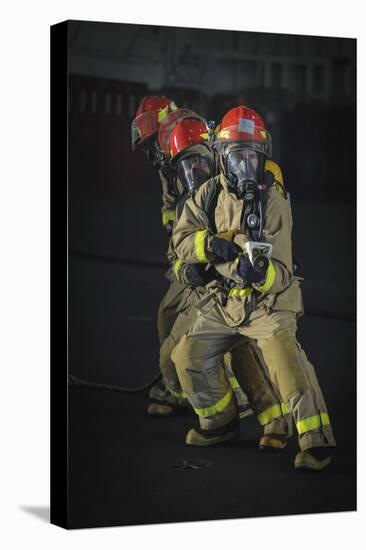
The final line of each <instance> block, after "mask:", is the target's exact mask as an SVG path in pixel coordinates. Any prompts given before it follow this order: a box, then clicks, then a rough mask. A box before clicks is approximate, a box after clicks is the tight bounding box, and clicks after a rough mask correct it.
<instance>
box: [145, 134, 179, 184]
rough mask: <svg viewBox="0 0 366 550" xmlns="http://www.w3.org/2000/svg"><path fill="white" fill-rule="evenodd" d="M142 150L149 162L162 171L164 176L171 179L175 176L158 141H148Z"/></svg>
mask: <svg viewBox="0 0 366 550" xmlns="http://www.w3.org/2000/svg"><path fill="white" fill-rule="evenodd" d="M142 149H143V151H144V152H145V154H146V158H147V160H148V162H149V163H150V164H151V165H152V166H154V167H155V168H158V169H159V170H161V171H162V173H163V175H164V176H166V177H169V176H173V175H174V170H173V168H172V166H171V164H170V162H169V160H168V159H167V158H166V156H165V155H164V153H163V152H162V150H161V148H160V145H159V143H158V142H157V141H156V139H150V140H148V141H147V142H146V143H144V144H143V145H142Z"/></svg>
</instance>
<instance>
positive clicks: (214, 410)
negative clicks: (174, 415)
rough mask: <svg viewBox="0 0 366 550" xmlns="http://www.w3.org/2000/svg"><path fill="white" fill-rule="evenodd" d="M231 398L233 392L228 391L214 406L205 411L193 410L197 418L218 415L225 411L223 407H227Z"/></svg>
mask: <svg viewBox="0 0 366 550" xmlns="http://www.w3.org/2000/svg"><path fill="white" fill-rule="evenodd" d="M232 396H233V392H232V390H231V389H230V390H229V391H228V392H227V393H226V394H225V395H224V397H223V398H222V399H220V401H218V402H217V403H215V405H212V406H211V407H207V409H194V410H195V411H196V413H197V414H198V415H199V416H212V415H213V414H216V413H219V412H221V411H223V410H224V409H225V407H227V406H228V404H229V403H230V401H231V399H232Z"/></svg>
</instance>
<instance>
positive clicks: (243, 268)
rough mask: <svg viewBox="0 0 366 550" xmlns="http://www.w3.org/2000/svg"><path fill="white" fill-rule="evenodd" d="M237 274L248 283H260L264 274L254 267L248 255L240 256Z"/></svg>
mask: <svg viewBox="0 0 366 550" xmlns="http://www.w3.org/2000/svg"><path fill="white" fill-rule="evenodd" d="M238 274H239V276H240V277H241V278H242V279H243V280H244V281H245V282H247V283H249V284H253V283H254V284H258V283H261V282H262V281H263V280H264V278H265V276H266V274H265V273H263V272H262V271H258V270H257V269H255V268H254V267H253V266H252V264H251V262H250V260H249V258H248V256H244V255H242V256H240V260H239V265H238Z"/></svg>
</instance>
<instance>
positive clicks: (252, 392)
mask: <svg viewBox="0 0 366 550" xmlns="http://www.w3.org/2000/svg"><path fill="white" fill-rule="evenodd" d="M201 297H202V292H200V291H199V290H198V289H192V291H191V296H190V300H187V303H186V304H187V305H186V309H184V311H181V312H180V313H179V315H178V317H177V318H176V321H175V323H174V325H173V328H172V330H171V332H170V334H169V336H168V337H167V338H165V340H164V342H163V343H162V345H161V347H160V370H161V372H162V375H163V380H164V383H165V386H166V388H167V389H169V391H170V392H171V393H172V394H173V395H174V396H175V397H177V398H179V399H182V398H184V397H185V391H184V389H183V388H182V385H181V380H180V377H179V376H178V373H177V370H176V367H175V364H174V362H173V360H172V353H173V350H174V348H175V346H176V345H177V344H178V342H180V340H181V339H182V337H183V336H184V335H185V334H186V333H187V332H188V331H189V329H191V327H192V326H193V325H194V324H195V322H196V321H197V319H198V316H199V313H198V310H197V309H196V307H195V306H196V304H197V303H198V302H199V300H200V299H201ZM220 364H222V365H223V371H222V378H223V383H222V392H223V393H226V388H227V386H228V384H229V385H230V387H231V390H232V391H233V395H234V396H235V398H236V399H233V400H232V407H233V410H234V411H235V415H237V414H238V405H245V404H247V403H248V401H249V404H250V406H251V408H252V409H253V411H254V414H255V415H256V416H257V419H258V421H259V423H260V424H261V425H262V426H264V432H265V433H277V434H282V435H291V433H292V421H291V416H290V415H289V414H288V410H287V409H286V406H285V404H284V403H281V399H280V394H279V391H278V390H277V389H276V387H275V386H274V385H273V383H272V382H271V380H270V377H269V375H268V373H267V372H266V368H265V364H264V361H263V358H262V356H261V352H260V350H259V349H255V347H254V345H253V343H250V342H249V341H246V343H245V345H242V346H237V347H236V348H234V349H233V350H232V351H231V352H229V353H226V354H225V355H224V357H223V359H222V362H221V363H220ZM220 372H221V371H220ZM188 397H189V396H188Z"/></svg>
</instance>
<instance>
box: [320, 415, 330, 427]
mask: <svg viewBox="0 0 366 550" xmlns="http://www.w3.org/2000/svg"><path fill="white" fill-rule="evenodd" d="M320 419H321V421H322V426H329V425H330V420H329V416H328V414H327V413H320Z"/></svg>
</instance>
